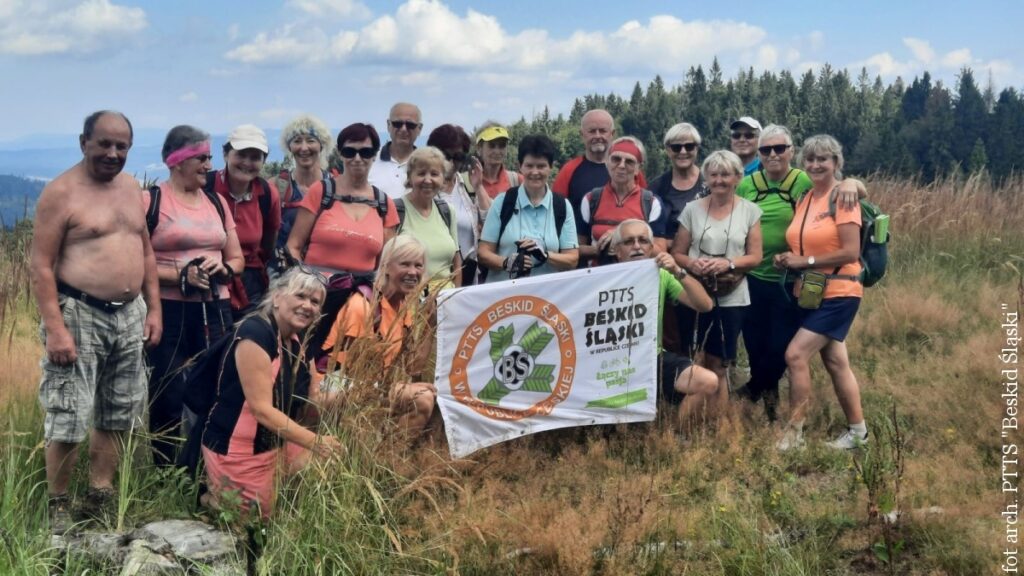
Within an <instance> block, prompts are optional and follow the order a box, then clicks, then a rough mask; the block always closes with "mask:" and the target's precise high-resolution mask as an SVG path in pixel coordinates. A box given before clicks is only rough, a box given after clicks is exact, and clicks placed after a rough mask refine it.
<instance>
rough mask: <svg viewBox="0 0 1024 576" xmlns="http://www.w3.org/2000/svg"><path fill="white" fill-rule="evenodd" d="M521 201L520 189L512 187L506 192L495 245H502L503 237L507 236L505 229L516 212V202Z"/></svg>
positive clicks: (499, 214)
mask: <svg viewBox="0 0 1024 576" xmlns="http://www.w3.org/2000/svg"><path fill="white" fill-rule="evenodd" d="M518 200H519V187H518V186H516V187H512V188H509V189H508V190H506V191H505V196H504V200H503V201H502V203H501V212H499V213H498V216H499V222H500V225H499V226H498V238H497V239H496V240H495V241H494V245H495V246H497V245H499V244H501V236H502V235H503V234H505V228H506V227H507V226H508V223H509V221H510V220H512V214H513V213H515V211H516V201H518Z"/></svg>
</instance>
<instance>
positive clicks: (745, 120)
mask: <svg viewBox="0 0 1024 576" xmlns="http://www.w3.org/2000/svg"><path fill="white" fill-rule="evenodd" d="M737 126H749V127H750V128H753V129H754V130H757V131H758V132H760V131H761V123H760V122H758V121H757V120H754V119H753V118H751V117H750V116H741V117H740V118H739V120H736V121H735V122H733V123H732V124H729V129H730V130H735V129H736V127H737Z"/></svg>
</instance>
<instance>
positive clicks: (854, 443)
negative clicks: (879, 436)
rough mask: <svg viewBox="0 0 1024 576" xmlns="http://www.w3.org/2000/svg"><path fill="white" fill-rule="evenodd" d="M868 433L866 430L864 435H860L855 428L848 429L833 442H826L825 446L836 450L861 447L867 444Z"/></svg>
mask: <svg viewBox="0 0 1024 576" xmlns="http://www.w3.org/2000/svg"><path fill="white" fill-rule="evenodd" d="M867 444H868V435H867V433H866V432H865V433H864V436H863V437H862V436H860V435H858V434H857V433H856V432H854V431H853V430H849V429H848V430H847V431H846V432H843V433H842V434H840V435H839V437H838V438H836V439H835V440H833V441H831V442H826V443H825V446H828V447H829V448H832V449H835V450H853V449H854V448H861V447H864V446H867Z"/></svg>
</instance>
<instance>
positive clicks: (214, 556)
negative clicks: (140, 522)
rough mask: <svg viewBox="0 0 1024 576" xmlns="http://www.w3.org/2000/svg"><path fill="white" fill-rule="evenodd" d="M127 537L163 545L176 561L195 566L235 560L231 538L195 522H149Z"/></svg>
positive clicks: (235, 550) (235, 555)
mask: <svg viewBox="0 0 1024 576" xmlns="http://www.w3.org/2000/svg"><path fill="white" fill-rule="evenodd" d="M130 537H131V539H132V540H140V539H141V540H145V541H146V542H149V543H151V544H153V545H156V546H164V545H167V546H169V547H170V550H171V552H173V553H174V555H175V556H177V557H178V558H179V559H181V560H186V561H190V562H195V563H199V564H209V565H213V564H221V563H228V564H230V563H233V562H236V561H237V560H238V552H237V549H236V545H235V538H234V537H233V536H231V535H230V534H227V533H225V532H221V531H219V530H217V529H215V528H213V527H212V526H209V525H207V524H203V523H202V522H197V521H195V520H164V521H161V522H151V523H149V524H146V525H145V526H143V527H142V528H139V529H137V530H135V531H134V532H132V533H131V536H130Z"/></svg>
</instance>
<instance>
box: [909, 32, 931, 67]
mask: <svg viewBox="0 0 1024 576" xmlns="http://www.w3.org/2000/svg"><path fill="white" fill-rule="evenodd" d="M903 44H904V45H905V46H906V47H907V48H909V49H910V52H911V53H912V54H913V55H914V58H916V59H917V60H919V61H921V62H923V63H925V64H930V63H931V62H932V60H934V59H935V50H932V46H931V44H929V43H928V41H927V40H921V39H920V38H904V39H903Z"/></svg>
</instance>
